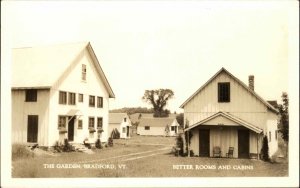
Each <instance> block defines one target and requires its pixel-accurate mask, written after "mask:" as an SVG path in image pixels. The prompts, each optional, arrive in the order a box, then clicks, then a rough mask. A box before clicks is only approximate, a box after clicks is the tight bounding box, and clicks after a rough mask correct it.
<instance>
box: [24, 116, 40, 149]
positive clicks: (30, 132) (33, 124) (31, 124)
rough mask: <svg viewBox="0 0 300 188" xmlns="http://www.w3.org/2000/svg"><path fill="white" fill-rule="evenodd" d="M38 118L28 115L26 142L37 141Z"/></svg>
mask: <svg viewBox="0 0 300 188" xmlns="http://www.w3.org/2000/svg"><path fill="white" fill-rule="evenodd" d="M38 122H39V116H37V115H29V116H28V119H27V142H33V143H36V142H37V140H38Z"/></svg>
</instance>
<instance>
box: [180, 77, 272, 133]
mask: <svg viewBox="0 0 300 188" xmlns="http://www.w3.org/2000/svg"><path fill="white" fill-rule="evenodd" d="M218 82H230V102H229V103H219V102H218ZM219 111H224V112H229V113H231V114H233V115H234V116H236V117H239V118H241V119H243V120H245V121H247V122H249V123H251V124H253V125H256V126H258V127H261V128H262V125H263V124H265V123H266V114H267V108H266V106H265V105H264V104H263V103H262V102H261V101H260V100H258V99H257V98H256V97H255V96H254V95H252V94H251V93H250V92H249V91H247V90H246V89H245V88H243V87H242V86H241V85H240V84H239V83H238V82H237V81H235V80H234V79H232V78H231V77H230V76H229V75H227V74H225V73H224V72H222V73H221V74H219V75H218V76H217V77H216V78H215V79H214V80H212V82H210V83H209V84H208V85H207V86H206V87H204V88H203V89H202V90H201V92H199V93H198V94H197V95H195V96H194V97H193V98H192V99H191V100H190V101H189V102H188V103H187V104H186V105H185V106H184V115H185V120H186V119H188V120H189V125H193V124H195V123H197V122H199V121H201V120H203V119H205V118H207V117H209V116H211V115H213V114H215V113H217V112H219Z"/></svg>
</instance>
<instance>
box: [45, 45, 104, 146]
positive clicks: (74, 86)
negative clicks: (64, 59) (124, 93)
mask: <svg viewBox="0 0 300 188" xmlns="http://www.w3.org/2000/svg"><path fill="white" fill-rule="evenodd" d="M81 54H82V55H80V56H78V57H79V58H76V61H77V62H76V61H74V62H73V65H72V66H70V67H71V68H70V69H69V72H68V74H65V75H64V76H63V77H61V78H60V80H59V81H58V82H57V83H56V85H55V86H56V87H57V88H54V89H53V90H51V91H52V92H51V95H52V100H51V109H55V110H53V111H51V112H50V116H51V119H50V124H52V125H54V126H51V127H50V129H49V132H50V134H51V136H50V137H49V142H50V143H55V142H56V141H57V140H59V134H58V133H57V132H58V125H57V122H58V116H59V115H64V114H67V113H68V112H69V111H70V110H71V109H78V110H80V112H81V113H82V114H83V116H81V117H80V119H82V121H83V128H82V129H78V119H77V120H76V121H75V129H74V142H78V143H82V142H83V140H84V139H85V138H88V139H89V140H90V141H91V142H96V140H97V132H95V133H89V130H88V121H89V117H94V118H95V128H96V127H97V117H102V118H103V133H102V134H101V137H100V139H101V141H102V142H107V139H108V137H109V135H108V134H109V132H108V131H109V130H108V108H109V105H108V102H109V94H108V92H107V90H106V89H105V85H104V83H103V81H102V80H101V79H100V77H99V76H98V74H97V72H96V68H95V66H94V64H93V62H92V59H91V57H90V56H89V53H88V52H87V50H85V51H84V52H83V53H81ZM82 64H85V65H86V69H87V75H86V76H87V78H86V81H82V80H81V66H82ZM59 91H68V92H74V93H76V105H60V104H58V99H59ZM79 93H81V94H83V103H79V102H78V94H79ZM90 95H92V96H95V100H96V101H95V103H96V104H95V107H89V96H90ZM98 96H99V97H103V108H97V97H98Z"/></svg>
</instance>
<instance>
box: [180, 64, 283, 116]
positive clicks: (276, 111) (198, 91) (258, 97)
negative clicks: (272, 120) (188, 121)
mask: <svg viewBox="0 0 300 188" xmlns="http://www.w3.org/2000/svg"><path fill="white" fill-rule="evenodd" d="M222 72H225V73H226V74H228V75H229V76H230V77H231V78H233V79H234V80H235V81H236V82H237V83H239V84H240V85H241V86H242V87H243V88H244V89H246V90H247V91H249V92H250V93H251V94H252V95H254V96H255V97H256V98H257V99H258V100H259V101H261V102H262V103H263V104H264V105H265V106H266V107H267V108H268V109H270V110H271V111H272V112H274V113H278V110H277V109H275V108H274V107H273V106H272V105H271V104H269V103H268V102H267V101H265V100H264V99H263V98H261V97H260V96H259V95H258V94H257V93H256V92H255V91H253V90H251V89H250V88H249V87H248V86H247V85H246V84H245V83H243V82H242V81H241V80H239V79H238V78H237V77H235V76H233V75H232V74H231V73H230V72H228V71H227V70H226V69H225V68H224V67H222V68H221V69H220V70H219V71H218V72H217V73H216V74H215V75H214V76H213V77H211V78H210V79H209V80H208V81H207V82H206V83H205V84H204V85H202V86H201V87H200V88H199V89H198V90H197V91H196V92H195V93H194V94H193V95H192V96H190V97H189V98H188V99H187V100H186V101H185V102H184V103H183V104H182V105H181V106H180V108H184V106H185V105H186V104H187V103H189V102H190V101H191V100H192V99H193V98H194V97H195V96H196V95H197V94H198V93H200V92H201V91H202V90H203V88H205V87H206V86H207V85H208V84H209V83H210V82H212V81H213V80H214V79H215V78H216V77H217V76H218V75H219V74H221V73H222Z"/></svg>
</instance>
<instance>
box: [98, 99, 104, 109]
mask: <svg viewBox="0 0 300 188" xmlns="http://www.w3.org/2000/svg"><path fill="white" fill-rule="evenodd" d="M97 107H98V108H103V98H102V97H97Z"/></svg>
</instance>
